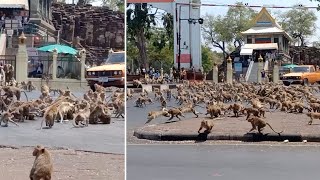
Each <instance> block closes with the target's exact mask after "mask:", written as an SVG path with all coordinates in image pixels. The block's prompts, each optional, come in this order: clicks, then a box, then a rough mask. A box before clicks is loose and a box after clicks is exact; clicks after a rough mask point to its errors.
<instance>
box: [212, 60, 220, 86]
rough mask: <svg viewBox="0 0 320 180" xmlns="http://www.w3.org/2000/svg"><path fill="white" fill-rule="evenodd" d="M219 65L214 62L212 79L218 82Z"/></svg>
mask: <svg viewBox="0 0 320 180" xmlns="http://www.w3.org/2000/svg"><path fill="white" fill-rule="evenodd" d="M218 74H219V73H218V65H217V64H216V63H214V64H213V68H212V81H213V83H218Z"/></svg>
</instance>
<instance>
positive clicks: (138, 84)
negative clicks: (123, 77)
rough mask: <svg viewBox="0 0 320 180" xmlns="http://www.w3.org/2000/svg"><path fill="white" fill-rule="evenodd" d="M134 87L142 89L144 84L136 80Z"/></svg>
mask: <svg viewBox="0 0 320 180" xmlns="http://www.w3.org/2000/svg"><path fill="white" fill-rule="evenodd" d="M133 85H134V86H136V87H137V88H139V87H142V82H141V81H139V80H138V79H134V80H133Z"/></svg>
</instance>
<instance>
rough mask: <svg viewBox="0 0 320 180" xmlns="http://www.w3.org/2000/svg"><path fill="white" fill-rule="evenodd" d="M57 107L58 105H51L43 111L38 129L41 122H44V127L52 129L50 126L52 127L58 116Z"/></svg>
mask: <svg viewBox="0 0 320 180" xmlns="http://www.w3.org/2000/svg"><path fill="white" fill-rule="evenodd" d="M58 107H59V104H55V105H51V106H50V107H49V108H48V109H46V110H45V113H44V115H43V116H44V117H43V120H42V121H41V127H40V129H42V124H43V121H46V126H48V127H49V128H52V126H53V125H54V120H55V119H56V117H57V114H58Z"/></svg>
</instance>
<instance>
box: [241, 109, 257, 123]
mask: <svg viewBox="0 0 320 180" xmlns="http://www.w3.org/2000/svg"><path fill="white" fill-rule="evenodd" d="M241 111H242V113H245V114H247V118H246V120H247V119H248V118H249V116H250V115H251V114H252V115H254V116H257V117H260V111H259V109H256V108H244V109H242V110H241Z"/></svg>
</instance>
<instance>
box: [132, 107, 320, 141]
mask: <svg viewBox="0 0 320 180" xmlns="http://www.w3.org/2000/svg"><path fill="white" fill-rule="evenodd" d="M230 116H231V115H230ZM222 118H223V119H216V120H215V119H212V121H213V122H214V127H213V129H212V131H211V133H210V134H208V135H206V134H204V133H200V134H198V129H199V127H200V122H201V121H202V120H203V119H207V120H211V119H210V118H209V117H205V116H204V115H203V114H201V115H200V116H199V118H192V119H186V118H182V121H176V122H172V123H162V124H150V125H149V124H147V125H146V126H144V127H141V128H139V129H136V130H135V132H134V136H136V137H137V138H139V139H149V140H157V141H182V140H195V141H204V140H237V141H283V140H289V141H291V142H299V141H303V140H307V141H310V142H320V121H319V120H314V121H313V124H312V125H308V121H309V118H308V117H307V116H306V115H305V114H295V113H284V112H272V113H270V112H267V113H266V118H263V119H264V120H265V121H266V122H268V123H269V124H270V125H271V126H272V127H273V129H274V130H275V131H278V132H280V131H283V133H282V134H281V136H279V135H278V134H276V133H274V132H273V131H272V130H271V129H270V128H269V127H268V126H266V127H265V128H264V130H263V131H262V132H263V134H264V135H259V134H258V133H257V131H253V132H252V133H248V131H249V130H250V129H251V124H250V123H249V122H247V121H246V120H245V119H246V117H245V116H243V115H242V116H241V117H238V118H235V117H222ZM166 120H167V119H163V120H162V122H165V121H166ZM175 120H177V119H175V118H174V119H173V121H175ZM203 131H204V130H202V131H201V132H203Z"/></svg>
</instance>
